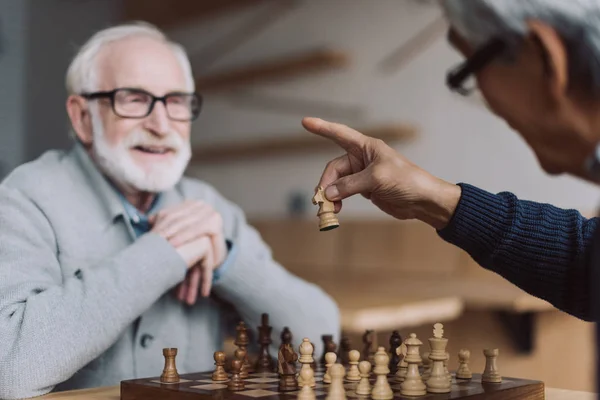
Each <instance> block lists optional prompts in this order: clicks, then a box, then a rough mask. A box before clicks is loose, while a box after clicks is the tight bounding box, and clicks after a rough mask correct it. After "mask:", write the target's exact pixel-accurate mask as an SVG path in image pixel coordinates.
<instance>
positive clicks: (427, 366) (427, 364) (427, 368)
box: [421, 351, 432, 382]
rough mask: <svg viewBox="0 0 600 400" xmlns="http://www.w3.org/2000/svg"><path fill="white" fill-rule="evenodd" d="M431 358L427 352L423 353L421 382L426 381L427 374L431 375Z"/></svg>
mask: <svg viewBox="0 0 600 400" xmlns="http://www.w3.org/2000/svg"><path fill="white" fill-rule="evenodd" d="M431 366H432V365H431V359H430V358H429V352H428V351H427V352H425V353H423V374H422V375H421V377H422V378H423V382H427V379H429V376H430V375H431Z"/></svg>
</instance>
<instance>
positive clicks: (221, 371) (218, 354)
mask: <svg viewBox="0 0 600 400" xmlns="http://www.w3.org/2000/svg"><path fill="white" fill-rule="evenodd" d="M213 358H214V359H215V365H216V368H215V372H213V374H212V380H213V381H226V380H227V379H229V376H228V375H227V372H225V361H226V360H225V353H224V352H222V351H215V354H214V357H213Z"/></svg>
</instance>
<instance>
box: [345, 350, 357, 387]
mask: <svg viewBox="0 0 600 400" xmlns="http://www.w3.org/2000/svg"><path fill="white" fill-rule="evenodd" d="M348 359H349V362H348V363H349V364H350V368H349V369H348V373H347V374H346V380H347V381H360V372H359V370H358V360H359V359H360V352H359V351H358V350H350V352H349V353H348Z"/></svg>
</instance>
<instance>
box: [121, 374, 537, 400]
mask: <svg viewBox="0 0 600 400" xmlns="http://www.w3.org/2000/svg"><path fill="white" fill-rule="evenodd" d="M212 373H213V371H207V372H200V373H195V374H188V375H181V379H180V382H179V383H177V384H164V383H160V380H159V377H155V378H148V379H134V380H128V381H123V382H122V383H121V400H141V399H146V400H155V399H164V400H184V399H185V400H253V399H259V400H291V399H296V398H297V397H298V394H299V393H300V388H299V389H298V390H296V391H292V392H281V391H279V387H278V382H279V377H278V374H277V373H276V372H265V373H255V374H248V378H247V379H244V385H245V388H244V389H243V390H240V391H230V390H229V389H227V382H226V381H225V382H215V381H213V380H212V379H211V376H212ZM323 375H324V371H323V369H321V368H317V370H316V372H315V374H314V378H315V382H316V384H315V387H314V388H313V391H314V394H315V398H316V399H321V400H323V399H325V398H326V397H327V394H328V389H329V384H327V383H323ZM388 380H389V382H390V387H391V388H392V391H393V393H394V399H395V400H409V399H429V400H436V399H447V400H451V399H469V400H484V399H485V400H490V399H494V400H495V399H526V400H529V399H536V400H539V399H544V384H543V382H539V381H532V380H526V379H518V378H507V377H503V378H502V382H501V383H485V382H484V383H482V382H481V375H480V374H473V377H472V378H471V379H470V380H460V379H456V378H455V377H454V374H453V378H452V386H451V390H450V392H449V393H442V394H434V393H427V394H426V395H424V396H402V395H401V394H400V383H394V380H395V379H394V376H393V375H388ZM369 381H370V383H371V384H372V385H373V384H374V383H375V377H374V376H371V377H370V378H369ZM357 385H358V382H351V381H347V380H345V381H344V388H345V389H346V397H347V398H348V400H353V399H356V400H363V399H365V400H366V399H370V398H371V397H370V396H361V395H357V394H356V393H355V389H356V386H357Z"/></svg>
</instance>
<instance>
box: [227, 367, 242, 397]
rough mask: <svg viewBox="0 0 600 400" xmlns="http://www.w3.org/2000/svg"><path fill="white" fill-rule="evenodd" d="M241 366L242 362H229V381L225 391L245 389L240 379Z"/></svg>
mask: <svg viewBox="0 0 600 400" xmlns="http://www.w3.org/2000/svg"><path fill="white" fill-rule="evenodd" d="M242 365H243V362H242V360H238V359H235V360H232V361H231V380H230V381H229V382H228V383H227V389H229V390H232V391H237V390H244V389H245V384H244V381H243V379H242V378H241V377H240V372H241V371H242Z"/></svg>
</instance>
